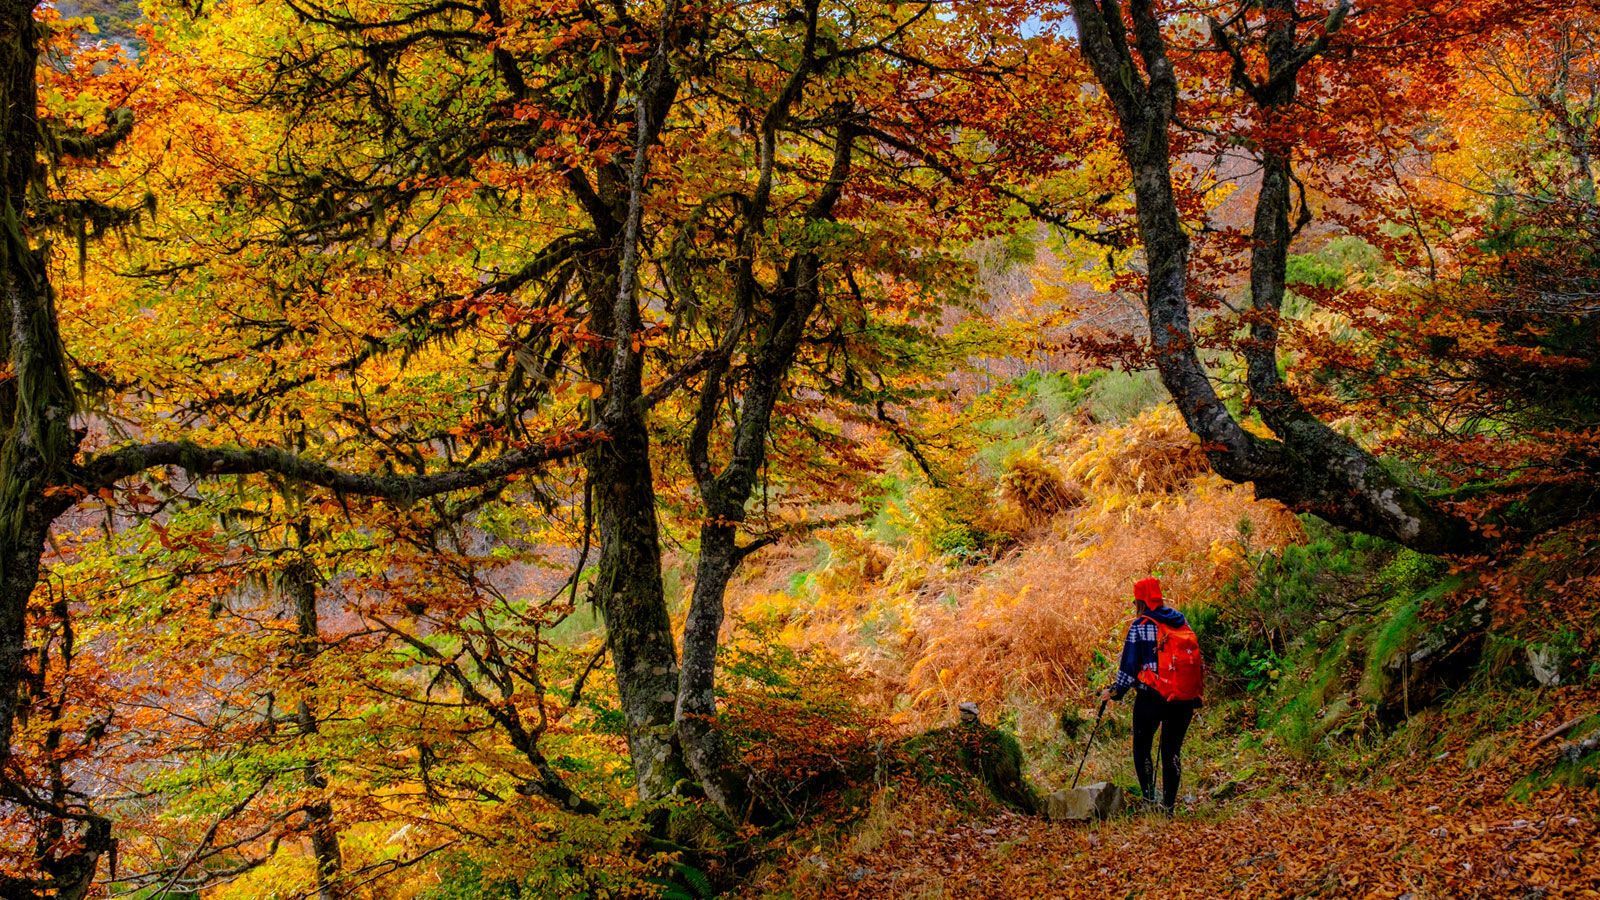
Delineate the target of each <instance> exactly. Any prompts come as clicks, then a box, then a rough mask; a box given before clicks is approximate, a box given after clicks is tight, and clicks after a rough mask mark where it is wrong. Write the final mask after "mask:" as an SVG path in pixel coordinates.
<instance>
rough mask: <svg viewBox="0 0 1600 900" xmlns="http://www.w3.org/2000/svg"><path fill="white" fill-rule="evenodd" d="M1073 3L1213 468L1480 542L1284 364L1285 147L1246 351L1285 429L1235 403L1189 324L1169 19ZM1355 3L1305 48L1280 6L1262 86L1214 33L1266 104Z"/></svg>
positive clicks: (1268, 204)
mask: <svg viewBox="0 0 1600 900" xmlns="http://www.w3.org/2000/svg"><path fill="white" fill-rule="evenodd" d="M1268 5H1269V6H1272V7H1274V9H1273V10H1271V12H1273V13H1280V12H1282V10H1281V9H1277V7H1282V6H1283V5H1284V3H1283V2H1282V0H1272V2H1271V3H1269V4H1268ZM1072 11H1073V17H1074V20H1075V21H1076V23H1077V25H1078V32H1079V40H1080V44H1081V46H1082V49H1083V53H1084V56H1085V58H1086V59H1087V60H1088V61H1089V64H1090V68H1091V69H1092V70H1093V71H1094V74H1095V78H1096V80H1097V81H1098V82H1099V83H1100V85H1101V87H1102V89H1103V90H1104V91H1105V92H1106V96H1107V98H1108V99H1109V100H1110V102H1111V105H1112V107H1113V108H1114V110H1115V112H1116V115H1117V118H1118V123H1119V125H1120V126H1121V130H1122V153H1123V157H1124V159H1125V160H1126V161H1127V163H1128V167H1129V169H1130V170H1131V172H1132V176H1133V192H1134V203H1135V208H1136V213H1137V219H1138V225H1139V232H1140V236H1141V238H1142V241H1143V245H1144V253H1145V261H1146V266H1147V268H1148V270H1149V272H1148V282H1147V285H1146V289H1145V308H1146V312H1147V320H1148V325H1149V329H1150V342H1151V347H1152V350H1153V351H1154V358H1155V364H1156V368H1157V370H1158V372H1159V373H1160V375H1161V380H1162V383H1163V384H1164V385H1165V386H1166V388H1167V391H1168V393H1170V394H1171V395H1172V398H1173V400H1174V401H1175V402H1176V404H1177V406H1178V409H1179V411H1180V412H1181V413H1182V415H1183V417H1184V421H1185V422H1186V423H1187V424H1188V427H1189V430H1190V431H1191V432H1193V433H1194V434H1195V435H1196V436H1197V437H1198V438H1199V439H1200V440H1201V442H1202V444H1203V445H1204V447H1205V451H1206V454H1207V457H1208V459H1209V460H1210V463H1211V466H1212V468H1213V469H1214V470H1215V471H1216V472H1217V473H1218V474H1220V475H1222V476H1223V477H1224V478H1227V479H1229V480H1231V481H1236V482H1249V483H1252V484H1254V486H1255V488H1256V493H1257V495H1258V496H1261V497H1264V498H1270V499H1274V500H1279V501H1281V502H1283V503H1285V504H1286V505H1288V506H1290V507H1291V508H1294V509H1297V510H1300V511H1303V512H1312V513H1316V514H1317V515H1320V516H1322V517H1323V518H1326V519H1328V520H1329V521H1331V522H1333V523H1335V524H1338V525H1342V526H1345V527H1348V528H1354V529H1356V530H1359V531H1363V532H1366V533H1369V534H1374V535H1378V536H1381V537H1385V538H1389V539H1391V540H1394V541H1397V542H1398V543H1401V544H1404V545H1406V546H1408V547H1412V548H1415V549H1418V550H1423V551H1426V552H1433V553H1460V552H1469V551H1471V550H1473V549H1476V548H1477V547H1478V546H1479V544H1480V541H1479V540H1478V538H1477V537H1476V536H1475V535H1474V533H1473V531H1472V529H1471V528H1470V526H1469V524H1468V523H1467V522H1465V521H1462V520H1460V519H1458V518H1456V517H1454V516H1451V515H1449V514H1447V513H1445V512H1443V511H1442V510H1440V509H1438V508H1436V507H1435V506H1433V505H1431V504H1430V503H1429V502H1428V501H1427V500H1426V498H1424V497H1423V496H1422V495H1421V494H1419V493H1418V492H1417V491H1416V490H1415V489H1414V488H1412V487H1410V486H1408V485H1406V484H1404V483H1402V482H1400V481H1399V480H1398V479H1396V478H1395V477H1394V476H1393V475H1391V474H1390V473H1389V472H1388V471H1386V470H1385V469H1384V468H1383V466H1382V465H1381V464H1380V463H1379V461H1378V460H1377V459H1375V458H1374V457H1373V456H1372V455H1371V454H1370V453H1368V452H1367V451H1365V450H1364V449H1362V448H1361V447H1359V446H1358V445H1356V444H1355V443H1354V442H1353V441H1351V440H1350V439H1348V438H1346V437H1345V436H1343V435H1341V434H1339V433H1338V432H1336V431H1334V430H1333V429H1331V428H1329V427H1328V426H1327V425H1326V423H1324V422H1322V421H1321V420H1319V419H1317V418H1316V417H1315V416H1313V415H1311V414H1310V413H1309V412H1307V411H1306V410H1305V409H1304V407H1303V406H1301V405H1300V403H1299V402H1298V400H1297V399H1296V398H1295V397H1294V395H1293V393H1292V392H1291V391H1290V390H1289V388H1288V386H1287V385H1285V384H1284V383H1283V382H1282V380H1281V378H1280V376H1279V374H1278V357H1277V345H1278V331H1277V328H1278V316H1279V313H1280V310H1281V307H1282V301H1283V293H1284V283H1285V269H1286V265H1287V258H1288V247H1289V243H1290V241H1291V240H1292V238H1293V233H1292V230H1291V228H1290V227H1289V210H1290V207H1291V195H1290V188H1291V177H1290V174H1291V170H1290V167H1289V165H1290V164H1289V155H1288V150H1287V149H1286V148H1271V147H1269V148H1266V149H1265V151H1264V153H1263V165H1264V171H1263V177H1262V192H1261V197H1260V198H1259V200H1258V202H1257V207H1256V216H1255V223H1254V226H1255V231H1254V234H1253V236H1254V238H1255V242H1254V247H1253V250H1252V257H1251V300H1252V316H1251V325H1250V328H1251V335H1250V342H1249V345H1248V346H1247V348H1246V349H1245V351H1244V354H1243V355H1244V356H1245V360H1246V365H1247V367H1248V372H1249V378H1248V382H1249V388H1250V393H1251V399H1252V400H1253V401H1254V402H1255V403H1256V404H1257V406H1258V408H1259V409H1260V410H1261V413H1262V418H1263V419H1264V420H1265V421H1266V423H1267V425H1268V427H1269V428H1271V429H1272V431H1273V433H1274V434H1275V435H1276V436H1277V438H1278V439H1277V440H1267V439H1263V438H1258V437H1256V436H1255V435H1253V434H1251V433H1250V432H1248V431H1246V430H1245V429H1244V428H1243V427H1242V426H1241V425H1240V423H1239V422H1238V420H1237V419H1235V418H1234V417H1233V415H1232V414H1231V413H1230V412H1229V411H1228V409H1227V407H1226V406H1225V405H1224V404H1223V402H1222V400H1221V398H1220V397H1219V396H1218V394H1217V392H1216V389H1215V386H1214V385H1213V384H1212V382H1211V378H1210V376H1209V375H1208V374H1207V372H1206V370H1205V366H1204V364H1203V363H1202V362H1201V360H1200V357H1199V353H1198V351H1197V348H1196V346H1195V342H1194V332H1193V328H1192V325H1191V322H1190V316H1189V302H1188V276H1189V268H1188V254H1189V238H1188V235H1187V234H1186V233H1185V231H1184V228H1183V223H1182V220H1181V217H1180V214H1179V209H1178V204H1177V202H1176V198H1175V195H1174V191H1173V183H1172V164H1173V159H1172V148H1171V141H1170V138H1169V132H1170V129H1171V127H1172V122H1173V117H1174V114H1175V111H1176V104H1177V97H1178V85H1177V78H1176V73H1175V71H1174V69H1173V65H1172V62H1171V60H1170V58H1169V57H1168V54H1167V45H1166V39H1165V37H1164V36H1163V35H1162V33H1161V19H1160V17H1159V15H1158V14H1157V13H1156V11H1155V10H1154V9H1153V7H1152V4H1151V2H1150V0H1130V3H1129V7H1128V19H1131V24H1132V29H1131V32H1130V29H1129V27H1128V25H1129V22H1128V19H1125V18H1124V12H1123V9H1122V6H1121V4H1120V3H1118V2H1117V0H1073V2H1072ZM1292 11H1293V10H1292V9H1291V10H1290V12H1292ZM1347 11H1348V6H1347V5H1346V4H1344V3H1343V2H1341V3H1340V4H1339V5H1338V6H1336V7H1335V9H1334V11H1333V13H1331V14H1330V16H1329V18H1328V20H1327V23H1326V31H1325V33H1324V34H1323V35H1322V36H1321V37H1320V38H1318V39H1316V40H1314V41H1313V42H1311V43H1310V44H1307V45H1303V46H1297V45H1296V44H1295V43H1294V33H1293V28H1294V25H1293V21H1294V20H1293V19H1292V18H1291V17H1286V16H1278V17H1277V18H1276V21H1277V22H1279V23H1287V24H1286V25H1285V24H1280V25H1279V26H1278V27H1277V28H1275V29H1272V30H1271V31H1270V32H1269V37H1268V60H1269V73H1268V78H1267V80H1266V81H1264V82H1262V83H1261V84H1256V83H1255V82H1253V81H1251V80H1250V78H1249V75H1248V71H1247V68H1246V66H1245V64H1244V59H1243V57H1242V55H1241V54H1240V53H1239V51H1238V48H1237V47H1233V46H1232V45H1231V44H1230V42H1229V40H1228V38H1227V37H1226V34H1225V33H1224V32H1223V30H1222V29H1221V27H1220V26H1216V25H1214V26H1213V33H1214V34H1216V35H1218V38H1217V39H1218V42H1219V44H1221V45H1222V47H1223V49H1224V50H1226V51H1227V52H1229V53H1230V54H1232V55H1233V56H1234V59H1235V61H1236V65H1235V70H1234V71H1235V80H1236V81H1237V82H1239V83H1240V85H1241V87H1242V88H1243V89H1244V90H1246V91H1247V92H1248V93H1250V95H1251V96H1252V97H1253V98H1254V99H1255V100H1256V101H1257V102H1258V104H1261V105H1263V106H1268V107H1270V106H1274V105H1277V104H1279V103H1280V102H1281V103H1287V102H1288V99H1289V98H1292V96H1293V87H1294V79H1295V76H1296V75H1297V73H1298V71H1299V69H1300V67H1302V66H1303V65H1304V64H1305V63H1306V62H1308V61H1309V60H1310V59H1312V58H1314V57H1315V56H1316V55H1317V54H1318V53H1320V52H1321V50H1322V49H1323V48H1324V47H1325V46H1326V42H1327V38H1328V36H1329V35H1330V34H1331V33H1332V32H1333V31H1336V30H1337V29H1338V27H1339V26H1340V25H1341V24H1342V22H1343V18H1344V15H1345V13H1346V12H1347ZM1285 27H1286V28H1287V29H1288V30H1287V32H1286V31H1285V30H1284V29H1285ZM1130 40H1131V43H1130ZM1135 52H1137V54H1138V57H1139V61H1140V62H1142V63H1143V66H1142V69H1143V72H1142V73H1141V67H1140V66H1139V65H1137V64H1136V62H1135V59H1134V54H1135ZM1280 98H1283V99H1281V100H1280Z"/></svg>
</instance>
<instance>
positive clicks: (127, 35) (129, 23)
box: [56, 0, 144, 52]
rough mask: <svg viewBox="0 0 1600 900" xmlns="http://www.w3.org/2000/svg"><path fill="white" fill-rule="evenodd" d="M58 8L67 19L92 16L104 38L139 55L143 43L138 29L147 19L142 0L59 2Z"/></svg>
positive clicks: (65, 0)
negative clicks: (140, 0) (141, 5)
mask: <svg viewBox="0 0 1600 900" xmlns="http://www.w3.org/2000/svg"><path fill="white" fill-rule="evenodd" d="M56 8H57V9H59V10H61V14H62V15H63V16H66V17H67V18H78V17H80V16H88V17H89V18H91V19H94V24H95V26H96V27H97V28H99V29H100V35H99V36H100V37H101V38H102V39H104V40H108V41H116V42H117V43H119V44H121V45H122V46H124V47H126V48H128V49H129V50H130V51H133V52H137V51H138V50H139V48H140V46H141V45H140V41H139V38H138V35H137V34H136V33H135V29H137V28H138V26H139V23H140V22H141V21H143V20H144V10H143V9H142V8H141V7H140V6H139V0H56Z"/></svg>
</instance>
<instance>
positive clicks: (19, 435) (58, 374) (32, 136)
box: [0, 0, 111, 900]
mask: <svg viewBox="0 0 1600 900" xmlns="http://www.w3.org/2000/svg"><path fill="white" fill-rule="evenodd" d="M33 5H34V4H33V2H32V0H0V191H3V196H0V354H3V357H4V360H5V363H4V365H5V370H4V371H3V372H0V428H3V429H4V435H3V441H4V443H3V446H0V797H3V798H4V799H5V800H7V801H10V802H23V803H27V804H28V805H30V806H33V807H36V808H39V809H40V811H41V812H43V813H44V814H45V815H46V816H47V822H46V824H45V828H44V829H43V831H42V832H41V840H40V843H39V850H38V858H37V859H36V864H37V867H38V873H39V875H38V877H36V878H34V877H29V878H25V879H9V880H6V881H5V882H3V883H0V892H3V893H4V894H5V896H7V897H17V898H22V897H35V896H38V897H42V896H52V897H63V898H74V900H75V898H80V897H83V896H85V895H86V894H87V893H88V891H89V887H90V885H91V883H92V881H93V879H94V874H95V871H96V868H97V865H98V862H99V859H100V856H101V854H103V853H104V852H106V851H107V850H108V849H109V848H110V844H111V831H110V824H109V822H107V821H106V820H105V819H104V818H102V817H100V816H96V815H94V814H93V813H92V812H90V811H88V810H86V809H83V808H82V807H81V806H79V805H77V804H75V803H71V802H70V801H69V800H68V799H67V797H68V795H67V794H66V792H65V791H64V790H53V789H49V788H59V787H60V785H59V784H57V785H51V786H46V788H47V789H46V791H44V792H43V793H42V795H41V792H39V791H37V790H35V789H29V788H25V787H24V786H23V785H21V784H19V783H18V782H17V780H16V778H17V775H18V774H19V770H18V768H17V766H16V765H15V761H14V759H13V754H14V752H15V750H14V748H13V739H14V737H15V727H16V723H17V720H18V716H19V715H21V714H26V711H27V706H26V705H25V703H30V702H31V701H34V700H37V701H38V702H39V705H40V707H41V712H42V713H43V712H46V711H47V709H48V707H49V702H48V700H47V699H46V698H45V697H43V696H39V697H33V698H25V697H24V695H23V692H24V690H26V687H25V686H26V685H27V684H28V683H30V682H32V683H33V684H35V685H36V686H42V678H40V679H29V678H27V677H25V676H26V674H27V666H28V660H27V653H28V648H27V634H28V632H27V622H28V603H29V600H30V598H31V597H32V596H33V592H34V588H35V587H36V586H37V584H38V581H39V574H40V560H41V558H42V556H43V553H44V547H45V540H46V538H47V537H48V534H49V530H50V525H51V523H52V522H53V521H54V520H55V518H56V517H57V516H59V515H60V514H61V513H62V512H63V511H64V510H65V509H66V507H67V506H68V504H69V503H70V500H69V499H68V498H69V497H70V496H71V493H70V490H69V488H68V486H69V485H71V484H72V477H71V470H72V466H73V458H74V456H75V455H76V453H77V450H78V442H79V440H80V435H78V434H77V433H75V432H74V431H73V429H72V414H73V408H74V403H73V390H72V383H71V380H70V379H69V376H68V372H67V364H66V359H65V354H64V353H63V351H62V347H61V338H60V335H59V334H58V333H57V326H56V314H55V308H54V300H53V297H52V294H51V288H50V280H49V275H48V266H47V257H48V249H47V248H45V247H43V246H38V245H37V242H36V240H35V237H34V235H32V234H31V233H30V231H29V227H28V203H29V200H30V197H31V196H32V195H33V193H34V192H35V191H37V190H39V189H40V181H41V178H40V171H39V162H38V152H39V147H40V128H39V123H38V118H37V108H38V89H37V87H36V82H35V80H34V79H35V73H36V69H37V66H38V61H39V43H40V34H39V30H38V28H37V26H36V25H35V24H34V21H33ZM59 607H60V608H59V610H58V611H59V612H60V613H62V614H63V615H64V614H65V612H66V610H65V603H61V604H59ZM63 628H64V629H67V632H66V633H67V635H68V636H67V637H65V638H64V641H63V644H62V650H61V652H62V653H64V654H68V655H70V653H71V640H70V627H69V626H66V625H63ZM52 734H54V737H53V738H52V737H47V738H46V742H47V745H48V743H49V742H50V741H51V740H58V739H59V734H55V733H54V732H52ZM57 776H58V777H57V779H56V780H57V781H59V780H60V779H59V772H58V773H57ZM36 787H37V786H36ZM69 831H70V832H71V833H70V834H69Z"/></svg>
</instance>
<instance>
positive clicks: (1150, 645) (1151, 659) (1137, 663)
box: [1111, 607, 1170, 700]
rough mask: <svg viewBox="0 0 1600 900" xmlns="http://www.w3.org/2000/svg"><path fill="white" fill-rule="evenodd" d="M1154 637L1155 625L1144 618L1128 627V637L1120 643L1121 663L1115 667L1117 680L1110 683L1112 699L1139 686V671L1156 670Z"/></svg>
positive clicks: (1136, 620) (1119, 697) (1155, 633)
mask: <svg viewBox="0 0 1600 900" xmlns="http://www.w3.org/2000/svg"><path fill="white" fill-rule="evenodd" d="M1169 608H1170V607H1169ZM1156 635H1157V631H1156V623H1155V622H1153V621H1151V620H1150V619H1149V618H1146V617H1144V616H1140V617H1139V618H1138V619H1135V620H1134V622H1133V624H1132V625H1129V626H1128V637H1127V639H1126V640H1124V641H1123V642H1122V661H1121V662H1120V663H1118V665H1117V680H1116V681H1114V682H1112V683H1111V696H1112V698H1113V699H1116V700H1121V699H1122V695H1123V694H1126V693H1127V692H1128V689H1129V688H1131V687H1135V686H1138V685H1140V684H1141V682H1140V681H1139V673H1140V672H1141V671H1149V672H1154V671H1155V670H1156Z"/></svg>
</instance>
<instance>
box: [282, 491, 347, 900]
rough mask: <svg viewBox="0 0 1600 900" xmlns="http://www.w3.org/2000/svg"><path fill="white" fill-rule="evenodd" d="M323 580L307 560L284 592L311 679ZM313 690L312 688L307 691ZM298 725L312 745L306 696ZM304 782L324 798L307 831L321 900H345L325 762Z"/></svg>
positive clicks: (302, 529)
mask: <svg viewBox="0 0 1600 900" xmlns="http://www.w3.org/2000/svg"><path fill="white" fill-rule="evenodd" d="M296 533H297V535H298V542H297V543H298V545H299V547H300V549H301V551H302V552H304V550H305V546H306V544H307V543H309V540H308V535H307V528H306V524H305V523H304V522H303V521H302V522H299V523H297V525H296ZM321 582H322V579H321V578H320V577H319V576H318V574H317V571H316V569H315V567H313V566H312V564H311V563H310V562H309V561H308V560H305V559H303V558H302V559H300V560H297V561H296V562H294V563H292V564H290V566H289V567H288V568H287V569H286V570H285V571H284V573H283V587H284V593H286V594H287V595H288V597H289V599H290V601H291V602H293V603H294V611H295V626H296V627H295V635H296V638H297V640H296V642H295V649H294V662H295V668H296V670H297V671H299V672H302V673H307V672H309V671H310V669H311V667H312V665H313V664H314V663H315V661H316V658H317V654H318V653H319V652H320V650H321V629H320V622H319V619H318V616H317V589H318V587H319V586H320V585H321ZM311 686H312V685H311V684H309V683H308V684H307V685H305V686H304V688H303V690H308V689H309V688H310V687H311ZM295 724H296V726H297V727H298V729H299V732H300V736H301V737H302V738H304V739H307V740H308V741H309V740H310V739H311V738H312V737H313V736H314V735H315V734H316V733H317V728H318V725H317V712H316V709H315V707H314V706H313V705H312V703H311V701H310V700H308V699H307V698H306V697H305V696H304V694H302V696H301V697H300V702H299V703H298V704H296V706H295ZM304 778H305V782H306V787H308V788H311V789H312V790H314V791H316V792H318V795H319V796H318V797H317V798H316V799H314V800H312V801H311V802H310V803H308V804H306V807H305V813H306V830H307V832H308V833H309V834H310V836H311V858H312V860H313V861H314V862H315V863H316V871H317V898H318V900H339V897H340V896H342V895H343V892H342V891H341V890H340V889H339V884H338V879H339V872H340V869H341V868H342V866H343V858H342V856H341V854H340V852H339V828H338V825H336V824H335V823H334V820H333V802H332V801H330V800H329V799H328V796H327V790H328V776H327V774H326V773H325V772H324V771H323V766H322V760H321V759H318V758H317V757H316V756H315V755H314V754H313V755H312V756H311V758H309V759H308V760H307V761H306V767H305V773H304Z"/></svg>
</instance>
